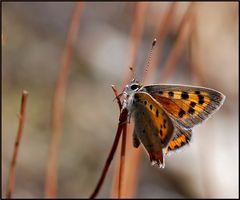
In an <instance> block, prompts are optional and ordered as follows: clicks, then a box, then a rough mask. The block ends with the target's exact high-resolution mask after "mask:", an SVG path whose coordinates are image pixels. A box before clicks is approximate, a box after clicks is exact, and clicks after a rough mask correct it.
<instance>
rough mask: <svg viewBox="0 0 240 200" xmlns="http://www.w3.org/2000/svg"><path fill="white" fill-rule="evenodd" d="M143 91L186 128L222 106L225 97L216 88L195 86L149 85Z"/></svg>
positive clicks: (199, 121)
mask: <svg viewBox="0 0 240 200" xmlns="http://www.w3.org/2000/svg"><path fill="white" fill-rule="evenodd" d="M143 91H146V92H147V93H149V94H150V95H151V96H152V97H153V98H154V99H155V100H156V101H157V102H159V103H160V105H161V106H162V108H163V109H164V110H165V111H166V112H167V113H168V114H169V115H170V116H171V118H172V119H174V121H176V122H177V123H178V124H180V125H182V126H184V127H185V128H192V127H193V126H195V125H196V124H199V123H201V122H202V121H204V120H205V119H207V118H208V117H209V116H210V115H211V114H213V113H214V112H215V111H216V110H217V109H218V108H220V106H221V105H222V103H223V101H224V98H225V96H224V95H223V94H221V93H220V92H218V91H216V90H213V89H208V88H204V87H194V86H182V85H149V86H145V87H144V88H143Z"/></svg>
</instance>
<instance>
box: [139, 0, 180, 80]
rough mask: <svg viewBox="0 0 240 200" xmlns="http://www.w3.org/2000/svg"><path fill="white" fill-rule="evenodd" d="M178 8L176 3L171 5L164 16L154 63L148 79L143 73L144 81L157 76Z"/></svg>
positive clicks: (158, 34) (157, 31)
mask: <svg viewBox="0 0 240 200" xmlns="http://www.w3.org/2000/svg"><path fill="white" fill-rule="evenodd" d="M176 8H177V3H176V2H173V3H171V5H169V8H168V10H167V11H166V12H165V13H164V16H163V17H162V18H163V19H162V21H161V23H160V25H159V26H158V27H157V30H156V35H157V36H156V38H157V45H156V48H155V50H154V54H153V57H152V62H151V64H150V66H149V72H148V73H147V77H146V79H145V77H144V76H146V74H145V72H143V73H142V77H143V80H146V81H147V78H148V77H153V75H154V74H155V70H156V67H157V63H160V58H161V52H162V48H163V44H164V40H165V38H166V36H167V34H168V33H169V30H170V28H171V25H172V22H173V17H174V15H175V12H176ZM159 14H160V13H159ZM157 17H158V16H157ZM156 25H158V24H156Z"/></svg>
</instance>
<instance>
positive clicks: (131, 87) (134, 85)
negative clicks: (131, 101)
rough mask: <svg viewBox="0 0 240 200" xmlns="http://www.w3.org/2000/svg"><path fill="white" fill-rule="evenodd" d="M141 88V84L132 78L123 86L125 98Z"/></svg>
mask: <svg viewBox="0 0 240 200" xmlns="http://www.w3.org/2000/svg"><path fill="white" fill-rule="evenodd" d="M141 88H142V85H141V84H140V83H139V82H138V81H136V80H135V79H133V80H132V81H131V82H130V83H129V84H128V85H126V86H125V88H124V91H123V95H124V96H125V98H128V97H129V96H131V95H132V94H134V93H135V92H137V91H138V90H140V89H141Z"/></svg>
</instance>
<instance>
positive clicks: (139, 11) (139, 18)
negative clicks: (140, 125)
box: [111, 2, 148, 198]
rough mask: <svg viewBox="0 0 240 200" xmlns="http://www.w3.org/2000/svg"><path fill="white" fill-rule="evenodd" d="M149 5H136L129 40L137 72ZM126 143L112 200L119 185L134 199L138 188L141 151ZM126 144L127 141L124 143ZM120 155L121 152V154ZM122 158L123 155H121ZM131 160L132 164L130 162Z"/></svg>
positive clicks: (124, 195) (126, 80)
mask: <svg viewBox="0 0 240 200" xmlns="http://www.w3.org/2000/svg"><path fill="white" fill-rule="evenodd" d="M147 6H148V3H143V2H141V3H136V4H135V9H134V15H133V22H132V29H131V33H130V39H129V44H130V47H129V49H130V54H129V62H128V63H130V64H129V65H130V67H132V68H133V71H135V65H136V58H137V52H138V49H139V44H140V39H141V35H142V31H143V26H144V19H145V14H146V9H147ZM126 71H127V73H126V74H125V76H124V78H123V83H122V88H124V87H125V85H126V84H127V83H128V82H129V80H130V78H131V76H132V73H131V71H130V70H129V69H128V68H127V69H126ZM130 129H131V126H129V127H128V128H127V132H129V130H130ZM131 139H132V137H131V134H127V135H126V140H127V141H128V140H131ZM127 141H126V151H127V152H128V154H127V155H126V156H125V157H124V158H125V159H124V160H125V162H124V165H125V170H124V172H121V173H122V176H121V177H120V180H119V173H120V171H121V170H120V167H121V165H122V164H121V161H120V163H116V166H115V172H114V176H113V185H112V192H111V193H112V194H111V197H112V198H116V197H118V195H119V183H120V184H121V186H122V187H121V186H120V187H121V197H128V198H129V197H133V195H134V193H135V186H136V179H137V176H136V175H137V171H138V170H137V168H138V164H139V162H138V161H139V157H140V154H139V152H140V151H133V148H132V143H130V144H129V143H128V142H127ZM122 142H125V141H122ZM119 154H120V152H119ZM120 156H121V155H120ZM129 160H131V162H129ZM118 164H119V165H118ZM118 170H120V171H118ZM118 172H119V173H118ZM122 182H123V183H124V184H122Z"/></svg>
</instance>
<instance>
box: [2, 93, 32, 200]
mask: <svg viewBox="0 0 240 200" xmlns="http://www.w3.org/2000/svg"><path fill="white" fill-rule="evenodd" d="M27 97H28V92H27V91H23V92H22V101H21V109H20V114H19V125H18V131H17V137H16V140H15V145H14V151H13V157H12V161H11V166H10V171H9V178H8V186H7V194H6V197H7V198H8V199H10V198H11V197H12V193H13V188H14V178H15V168H16V161H17V156H18V150H19V145H20V142H21V138H22V134H23V127H24V123H25V113H26V104H27Z"/></svg>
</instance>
